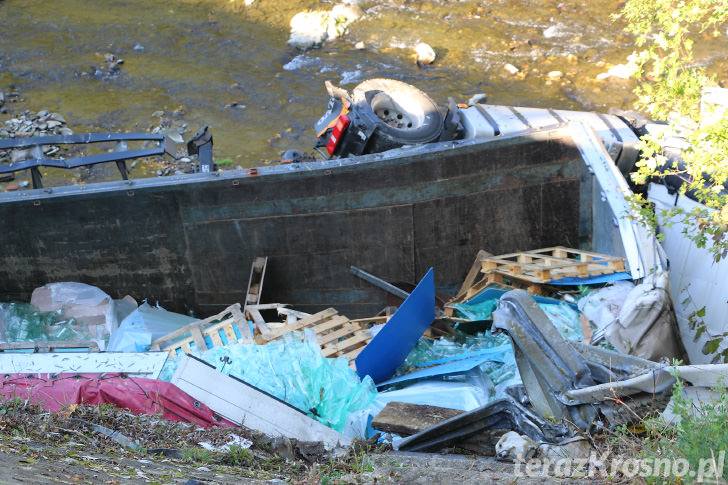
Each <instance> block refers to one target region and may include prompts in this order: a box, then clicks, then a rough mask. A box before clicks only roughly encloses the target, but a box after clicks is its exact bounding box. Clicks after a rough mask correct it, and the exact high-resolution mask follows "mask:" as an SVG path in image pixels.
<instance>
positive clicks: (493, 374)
mask: <svg viewBox="0 0 728 485" xmlns="http://www.w3.org/2000/svg"><path fill="white" fill-rule="evenodd" d="M491 348H498V349H499V350H500V352H498V353H496V354H494V355H493V357H492V358H491V359H490V360H488V361H486V362H485V363H484V364H482V365H481V366H480V367H481V369H482V370H483V371H484V372H485V373H486V374H487V376H488V377H489V378H490V380H491V381H492V382H493V384H494V385H496V386H497V385H498V384H500V383H502V382H506V381H509V380H511V379H513V378H515V377H517V376H518V375H519V374H518V369H517V368H516V361H515V358H514V356H513V347H512V346H511V340H510V338H509V337H508V336H507V335H506V334H498V335H493V334H492V333H490V331H486V332H483V333H478V334H476V335H466V334H463V335H462V337H461V338H459V339H457V340H454V339H445V338H441V339H438V340H432V339H428V338H424V337H423V338H421V339H420V340H419V341H418V342H417V345H415V348H414V349H412V351H411V352H410V353H409V355H407V358H406V359H405V361H404V363H403V364H402V365H401V366H400V367H399V368H398V369H397V372H396V374H395V377H399V376H402V375H405V374H408V373H409V372H412V371H415V370H417V369H420V368H422V367H424V366H427V365H429V364H432V363H436V362H438V361H441V360H443V359H448V358H451V357H459V356H462V355H465V354H469V353H471V352H475V351H478V350H484V349H491Z"/></svg>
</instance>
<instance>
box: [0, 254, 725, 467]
mask: <svg viewBox="0 0 728 485" xmlns="http://www.w3.org/2000/svg"><path fill="white" fill-rule="evenodd" d="M268 264H269V263H268V259H267V258H265V257H259V258H255V260H254V261H253V264H252V267H251V273H250V278H249V281H248V286H247V290H246V293H245V301H244V303H243V305H241V304H240V303H236V304H233V305H230V306H228V307H227V308H226V309H225V310H223V311H222V312H220V313H218V314H216V315H212V316H210V317H207V318H204V319H195V318H192V317H188V316H185V315H179V314H174V313H171V312H167V311H166V310H164V309H162V308H158V307H156V308H155V307H152V306H150V305H148V304H147V303H142V305H140V306H139V307H138V308H137V307H136V302H133V301H129V300H113V299H111V298H110V297H108V295H106V294H105V293H103V292H101V291H100V290H98V289H96V288H93V287H88V286H87V285H80V284H76V283H63V284H58V285H56V286H54V285H47V286H45V287H43V288H39V289H38V290H37V291H36V292H34V294H33V301H34V302H35V303H36V304H38V305H40V306H42V308H44V310H46V313H44V312H38V313H37V316H35V317H33V318H35V321H34V323H33V325H32V326H31V327H29V326H28V325H27V323H29V322H30V320H28V319H27V318H26V317H29V316H32V315H33V313H32V311H27V310H26V311H25V312H18V311H16V310H15V308H17V307H10V306H8V305H5V306H3V305H4V304H0V336H2V338H3V339H4V340H5V342H0V371H2V372H7V371H8V370H12V373H11V374H6V376H5V378H4V381H3V383H2V385H1V386H0V394H2V395H3V396H5V397H6V398H8V397H10V396H13V397H21V398H23V397H27V398H28V399H32V401H33V402H37V403H42V404H43V405H44V406H46V407H47V408H48V410H49V411H56V410H57V409H61V408H62V407H63V406H68V405H74V406H75V405H76V403H78V402H84V403H99V404H100V403H113V404H114V405H116V406H119V407H124V408H127V409H129V410H131V411H132V412H135V413H142V414H145V413H146V414H153V413H161V414H162V415H163V416H164V417H166V418H170V419H176V420H182V421H188V422H193V423H196V424H199V425H202V426H210V425H222V426H232V425H233V424H237V425H239V426H244V427H245V428H247V429H248V430H250V431H251V432H253V433H260V436H262V437H263V441H264V442H265V443H267V445H266V446H268V447H269V448H270V449H271V450H273V451H274V452H275V453H277V454H278V456H281V457H285V458H286V459H294V458H295V457H297V456H302V457H305V458H306V459H311V460H316V459H319V458H320V457H322V456H329V455H331V454H335V455H336V454H340V453H342V451H341V450H343V449H345V448H348V447H350V446H351V445H352V443H353V439H355V438H363V439H370V438H372V439H374V437H376V436H378V435H377V431H380V432H384V433H386V436H387V438H386V439H387V440H388V441H389V440H391V442H392V444H393V446H394V447H395V448H397V449H399V450H408V451H441V450H444V449H446V448H447V449H462V450H467V451H468V452H472V453H476V454H483V455H487V456H495V457H498V458H499V459H502V460H510V461H514V462H519V461H521V462H522V461H523V460H528V459H530V458H533V457H537V456H540V457H556V458H559V457H561V458H563V457H565V456H568V457H571V456H572V455H573V456H574V457H576V456H577V455H578V456H582V455H586V454H587V453H589V452H590V451H591V445H590V444H589V442H587V441H585V440H584V439H583V438H581V437H580V436H579V432H580V431H581V430H590V429H592V425H593V424H594V423H595V422H596V421H597V419H599V420H600V421H599V426H606V427H613V426H617V425H621V424H625V423H631V422H634V421H635V420H636V419H638V418H640V417H641V416H644V415H646V413H648V412H654V411H655V410H657V411H660V410H662V409H664V408H665V406H667V403H668V401H669V399H670V389H671V386H672V384H673V383H674V382H675V377H673V375H672V374H671V373H670V368H668V367H666V366H665V365H663V364H660V363H657V362H654V361H651V360H645V359H644V358H640V357H649V358H651V359H653V360H657V359H659V358H663V357H676V356H681V355H684V351H682V352H683V353H680V350H681V349H680V348H678V347H674V348H673V347H672V346H671V345H672V344H674V343H675V342H679V338H677V333H676V329H675V326H676V324H675V320H674V316H673V317H672V318H670V316H671V315H672V314H673V311H672V306H671V305H670V299H669V297H667V296H666V295H668V290H666V289H665V286H666V285H667V282H666V279H665V275H664V273H655V274H654V275H651V276H650V277H648V278H645V279H644V281H641V282H639V283H640V284H637V285H635V284H633V283H632V282H631V281H628V279H629V278H630V276H629V274H628V273H626V272H625V262H624V259H622V258H615V257H612V256H609V255H605V254H599V253H592V252H588V251H582V250H576V249H569V248H564V247H552V248H546V249H539V250H532V251H522V252H519V253H510V254H504V255H492V254H490V253H488V252H487V251H479V252H478V254H477V256H476V259H475V262H474V263H473V265H472V267H471V268H470V271H469V272H468V274H467V275H466V277H465V279H464V280H463V284H462V285H461V287H460V289H459V290H458V292H457V294H456V296H455V297H452V298H451V299H450V300H449V301H448V302H447V304H445V306H444V310H442V311H440V310H436V305H435V288H434V273H433V270H432V269H430V271H428V272H427V274H426V275H425V276H424V277H423V278H422V280H421V281H420V282H419V284H418V285H417V286H416V287H415V288H414V289H413V290H412V291H411V292H407V291H404V290H402V289H400V288H398V287H397V286H394V285H392V284H390V283H388V282H386V281H385V280H383V279H381V278H378V277H376V276H373V275H371V274H369V273H366V272H365V271H363V270H361V269H359V268H356V267H354V266H352V267H351V268H350V270H351V272H352V273H353V274H355V275H357V276H359V277H361V278H363V279H365V280H366V281H368V282H370V283H372V284H374V285H375V286H377V287H379V288H381V289H382V290H383V291H386V292H387V293H389V294H392V295H393V296H395V297H397V298H401V299H403V301H402V302H401V304H399V306H398V307H397V308H396V309H394V310H393V313H392V312H391V311H387V312H384V311H383V313H387V314H388V315H384V316H382V315H379V316H376V317H371V318H362V319H358V320H350V319H348V318H347V317H345V316H343V315H340V314H339V313H338V311H337V310H336V309H335V308H327V309H325V310H322V311H319V312H317V313H314V314H308V313H305V312H300V311H297V310H295V309H292V308H289V307H288V306H287V305H285V304H279V303H261V301H262V298H261V297H262V290H263V282H264V277H265V273H266V267H267V265H268ZM574 288H579V289H578V291H574V290H573V289H574ZM12 305H17V304H12ZM28 307H29V309H32V308H35V307H34V305H29V306H28ZM9 310H13V311H9ZM48 312H50V313H52V314H53V315H55V318H65V319H67V320H68V321H71V322H74V323H73V324H74V325H79V324H80V323H83V324H84V325H86V326H87V330H88V331H87V332H86V333H94V334H95V335H97V336H98V339H96V340H91V341H88V340H87V341H84V340H83V339H82V338H76V339H73V338H71V339H69V340H59V341H57V342H56V341H48V340H44V339H45V337H42V335H45V334H43V333H38V331H37V330H35V329H34V328H35V327H37V328H44V329H46V330H44V332H45V333H46V334H47V333H48V332H47V328H49V325H50V326H54V325H55V326H59V325H63V324H61V323H56V322H55V321H53V319H50V320H48V322H45V321H43V318H42V315H47V314H48ZM273 312H275V313H276V314H277V315H278V318H279V319H280V321H275V319H273V320H271V319H270V317H269V315H270V314H272V313H273ZM264 315H266V316H267V318H268V319H269V320H266V318H265V317H264ZM24 318H26V320H27V321H26V320H23V319H24ZM46 318H47V317H46ZM120 320H121V324H120V325H118V326H117V325H116V322H118V321H120ZM21 321H26V323H25V327H24V328H25V329H26V330H24V331H23V332H25V333H23V332H20V333H19V331H18V328H19V326H18V322H21ZM436 326H437V328H439V329H440V332H439V333H438V332H434V331H433V329H434V328H436ZM107 329H111V330H110V331H107ZM38 335H41V337H42V338H41V339H40V340H39V339H38V338H37V336H38ZM73 335H76V336H79V335H82V334H81V333H76V334H73ZM436 335H439V336H436ZM31 336H35V337H31ZM9 337H12V339H13V340H12V341H11V340H10V339H9ZM97 340H98V341H99V342H100V346H99V345H96V341H97ZM107 342H108V344H107V345H106V343H107ZM581 342H586V343H581ZM668 344H669V345H668ZM104 345H106V348H107V349H108V350H114V351H116V352H115V353H109V352H103V351H99V350H103V346H104ZM605 345H611V346H613V347H611V348H616V349H617V350H618V352H617V351H614V350H610V349H608V348H604V346H605ZM80 348H85V349H86V351H85V352H79V351H78V350H79V349H80ZM150 349H151V350H153V351H150ZM21 350H25V351H26V352H25V353H20V352H19V351H21ZM27 350H31V351H32V353H27ZM154 350H156V351H154ZM628 354H632V355H628ZM697 367H699V368H697ZM726 367H728V366H722V367H721V366H715V365H713V366H707V365H706V366H684V367H679V368H677V372H678V373H679V375H680V378H681V379H683V380H685V381H686V382H689V383H691V384H693V385H695V386H708V385H710V384H715V383H717V382H718V381H719V380H720V379H721V378H722V377H723V376H725V375H728V370H726V369H725V368H726ZM72 373H74V374H72ZM29 374H34V375H35V376H33V375H29ZM146 377H149V379H146ZM156 379H162V380H156ZM164 380H169V382H164ZM49 383H52V385H48V384H49ZM375 383H376V384H375ZM688 389H692V388H688ZM690 392H693V391H690ZM59 393H60V394H59ZM694 394H695V395H696V396H701V395H702V394H700V393H694ZM71 395H72V396H76V397H75V398H73V399H69V397H68V396H71ZM152 395H153V396H156V397H155V398H154V399H152V400H151V401H148V399H146V398H142V396H152ZM51 400H52V401H54V402H55V405H53V406H49V405H48V403H47V402H46V401H51ZM624 403H627V405H628V409H627V408H626V407H625V404H624ZM86 424H87V428H89V429H91V430H94V431H96V432H99V433H102V434H104V435H105V436H107V437H109V438H110V439H112V440H115V441H116V442H117V443H119V444H121V445H122V446H123V447H125V448H128V449H131V450H134V449H138V446H142V444H140V443H138V442H135V441H133V440H131V439H129V438H127V437H126V436H124V435H122V434H120V433H118V432H117V431H115V430H114V429H112V428H108V427H104V426H101V425H96V424H93V423H86ZM539 443H540V445H539ZM199 444H200V446H203V447H204V449H206V450H213V451H215V452H221V450H227V451H228V452H229V451H230V450H232V449H243V450H245V449H248V448H250V447H251V446H253V441H251V440H248V439H247V438H243V437H241V436H240V435H237V434H228V438H227V440H226V441H219V442H217V443H215V444H213V443H211V442H205V441H200V442H199Z"/></svg>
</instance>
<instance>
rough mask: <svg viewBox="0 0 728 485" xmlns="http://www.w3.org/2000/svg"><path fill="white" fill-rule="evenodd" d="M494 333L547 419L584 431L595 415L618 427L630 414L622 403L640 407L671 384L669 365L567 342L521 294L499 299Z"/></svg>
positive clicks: (494, 319)
mask: <svg viewBox="0 0 728 485" xmlns="http://www.w3.org/2000/svg"><path fill="white" fill-rule="evenodd" d="M493 329H494V330H501V331H505V332H507V333H508V335H509V336H510V337H511V340H512V341H513V348H514V352H515V357H516V363H517V365H518V370H519V372H520V373H521V379H522V380H523V385H524V387H525V390H526V393H527V395H528V398H529V400H530V402H531V405H532V406H533V408H534V410H535V411H536V412H537V413H538V414H540V415H541V416H542V417H543V418H545V419H558V420H561V419H567V420H569V421H571V422H572V423H574V424H576V425H577V426H578V427H580V428H582V429H588V428H590V427H591V425H592V423H593V422H594V420H595V419H596V418H597V416H598V415H599V414H601V415H604V416H607V417H608V418H610V417H611V419H610V422H612V423H614V422H620V423H621V422H622V421H623V420H622V419H621V417H620V416H619V414H620V412H622V413H629V412H630V410H628V409H624V408H622V409H621V410H620V408H619V407H618V406H620V405H621V404H620V402H622V399H626V398H627V397H629V400H630V401H631V402H634V404H635V406H637V407H639V406H641V405H642V401H644V399H643V398H647V399H648V400H654V395H655V394H657V393H662V392H663V391H669V388H670V386H671V385H672V383H673V382H674V378H673V377H672V376H671V375H670V374H669V369H670V368H669V367H668V366H667V365H664V364H658V363H655V362H650V361H648V360H644V359H640V358H637V357H634V356H629V355H625V354H620V353H618V352H613V351H610V350H606V349H602V348H598V347H591V346H588V345H582V344H579V343H575V342H569V341H567V340H566V339H565V338H564V337H562V336H561V334H559V332H558V330H557V329H556V327H554V325H553V324H552V323H551V321H550V320H549V319H548V317H547V316H546V314H545V313H544V312H543V310H541V308H540V307H539V306H538V304H537V303H536V301H535V300H534V299H533V297H532V296H531V295H529V294H528V293H526V292H525V291H523V290H513V291H510V292H508V293H506V294H505V295H503V297H501V299H500V301H499V302H498V309H497V310H496V311H495V312H493ZM633 414H634V413H633Z"/></svg>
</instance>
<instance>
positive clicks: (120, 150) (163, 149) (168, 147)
mask: <svg viewBox="0 0 728 485" xmlns="http://www.w3.org/2000/svg"><path fill="white" fill-rule="evenodd" d="M129 141H150V142H157V143H158V145H157V146H156V147H152V148H142V149H135V150H129V149H128V147H127V142H129ZM104 142H106V143H108V142H115V143H116V145H115V146H114V148H113V150H112V151H110V152H108V153H99V154H94V155H83V156H78V157H71V158H64V157H58V158H50V157H47V156H45V155H44V153H43V149H42V147H43V146H46V145H79V144H92V143H104ZM13 149H30V158H27V159H25V160H20V161H17V162H11V163H6V164H0V175H2V174H14V173H15V172H19V171H21V170H26V169H30V171H31V177H32V180H33V188H34V189H39V188H42V187H43V183H42V181H41V173H40V170H39V168H40V167H53V168H63V169H72V168H77V167H82V166H88V165H96V164H99V163H109V162H116V166H117V168H118V169H119V172H120V173H121V177H122V179H124V180H128V179H129V171H128V170H127V168H126V160H130V159H134V158H144V157H151V156H156V155H164V154H165V153H166V154H168V155H170V156H172V157H175V156H176V155H177V144H176V143H175V142H174V141H173V140H172V139H171V138H169V137H168V136H166V135H162V134H149V133H86V134H79V135H54V136H39V137H31V138H13V139H7V140H0V150H13ZM187 150H188V152H189V154H190V155H193V154H197V155H199V162H200V171H202V172H210V171H212V169H213V163H212V135H211V134H210V133H209V131H208V130H207V127H204V128H202V129H200V130H199V131H198V132H197V133H196V134H195V135H194V136H193V137H192V138H191V139H190V140H189V141H188V142H187ZM0 178H1V177H0ZM11 179H12V175H11Z"/></svg>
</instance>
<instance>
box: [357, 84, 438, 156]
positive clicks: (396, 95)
mask: <svg viewBox="0 0 728 485" xmlns="http://www.w3.org/2000/svg"><path fill="white" fill-rule="evenodd" d="M352 94H353V102H354V104H355V105H356V106H357V108H358V109H362V110H366V109H369V110H371V111H372V112H373V113H374V114H375V115H376V124H377V127H376V130H375V131H374V134H373V135H372V138H371V139H370V141H369V144H368V145H367V152H369V153H374V152H379V151H383V150H388V149H390V148H395V147H399V146H402V145H413V144H417V143H429V142H431V141H435V140H437V139H438V137H439V136H440V132H441V131H442V113H440V111H439V109H438V107H437V104H435V102H434V101H433V100H432V99H430V97H429V96H428V95H427V94H425V93H423V92H422V91H420V90H419V89H417V88H416V87H414V86H411V85H409V84H407V83H403V82H401V81H396V80H394V79H370V80H368V81H364V82H363V83H361V84H359V85H358V86H357V87H355V88H354V91H353V93H352Z"/></svg>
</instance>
